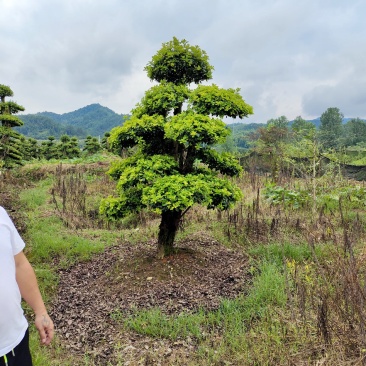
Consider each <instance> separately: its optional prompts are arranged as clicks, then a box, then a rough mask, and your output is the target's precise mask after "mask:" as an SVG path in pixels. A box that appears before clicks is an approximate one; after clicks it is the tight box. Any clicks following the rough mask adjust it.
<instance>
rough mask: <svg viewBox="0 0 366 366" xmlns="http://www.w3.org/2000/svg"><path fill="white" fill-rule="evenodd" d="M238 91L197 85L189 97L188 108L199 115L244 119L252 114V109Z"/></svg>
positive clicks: (215, 86)
mask: <svg viewBox="0 0 366 366" xmlns="http://www.w3.org/2000/svg"><path fill="white" fill-rule="evenodd" d="M239 91H240V89H221V88H219V87H218V86H217V85H215V84H213V85H211V86H208V85H199V86H198V87H197V88H196V89H195V90H193V91H192V93H191V95H190V98H189V102H190V106H191V108H192V109H193V110H194V111H195V112H197V113H200V114H211V115H213V116H217V117H225V116H227V117H232V118H236V117H239V118H244V117H247V116H248V115H249V114H253V107H252V106H250V105H249V104H246V103H245V102H244V100H243V98H242V96H241V95H240V94H239Z"/></svg>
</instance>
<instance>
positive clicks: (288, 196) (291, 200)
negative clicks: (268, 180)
mask: <svg viewBox="0 0 366 366" xmlns="http://www.w3.org/2000/svg"><path fill="white" fill-rule="evenodd" d="M263 194H264V198H265V199H266V200H267V201H268V202H269V203H271V204H272V205H284V206H287V207H291V208H295V209H297V208H300V207H303V206H304V204H306V203H307V202H309V200H310V197H311V196H310V194H309V192H307V191H306V190H302V191H294V190H292V189H287V188H284V187H281V186H276V185H275V184H268V185H267V186H266V188H265V189H264V191H263Z"/></svg>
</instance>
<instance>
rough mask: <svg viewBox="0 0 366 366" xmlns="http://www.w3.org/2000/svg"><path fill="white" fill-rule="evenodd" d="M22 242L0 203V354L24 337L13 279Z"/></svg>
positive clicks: (17, 288) (20, 309)
mask: <svg viewBox="0 0 366 366" xmlns="http://www.w3.org/2000/svg"><path fill="white" fill-rule="evenodd" d="M24 246H25V244H24V241H23V239H22V238H21V237H20V235H19V233H18V231H17V229H16V228H15V226H14V224H13V222H12V221H11V219H10V217H9V215H8V214H7V212H6V211H5V210H4V209H3V208H2V207H1V206H0V357H1V356H3V355H5V354H7V353H8V352H10V351H11V350H12V349H13V348H15V347H16V346H17V345H18V344H19V343H20V342H21V340H22V339H23V337H24V334H25V332H26V330H27V328H28V323H27V320H26V319H25V317H24V314H23V310H22V307H21V295H20V291H19V287H18V284H17V282H16V278H15V261H14V256H15V255H16V254H18V253H20V252H21V251H22V250H23V248H24Z"/></svg>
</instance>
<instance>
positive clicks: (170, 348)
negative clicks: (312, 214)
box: [52, 234, 250, 365]
mask: <svg viewBox="0 0 366 366" xmlns="http://www.w3.org/2000/svg"><path fill="white" fill-rule="evenodd" d="M177 247H178V248H179V250H178V252H177V254H175V255H174V256H170V257H167V258H164V259H163V260H161V259H160V260H159V259H157V258H156V257H155V251H156V243H155V242H149V243H143V244H142V243H141V244H133V245H132V244H131V245H129V244H128V243H121V244H119V245H117V246H114V247H110V248H108V249H106V250H105V251H104V252H103V253H101V254H99V255H96V256H95V257H93V259H92V260H91V261H88V262H84V263H78V264H76V265H75V266H73V267H71V268H69V269H66V270H62V271H61V272H60V273H59V275H60V282H59V289H58V294H57V297H56V299H55V301H54V303H53V309H52V315H53V318H54V320H55V324H56V328H57V333H58V335H59V337H60V338H61V341H62V344H63V345H65V346H66V347H67V348H68V349H69V350H70V352H71V353H72V354H74V355H75V356H76V357H78V355H79V356H82V355H85V354H89V355H91V357H92V359H93V360H94V362H95V364H96V365H107V363H108V362H110V363H111V364H112V365H114V364H117V362H121V360H122V363H120V364H123V365H188V364H190V362H191V361H192V354H193V353H194V350H195V349H196V347H197V342H196V341H195V340H194V339H191V338H188V339H179V340H176V341H172V340H168V339H153V338H150V337H147V336H142V335H138V334H136V333H134V332H132V331H126V330H122V327H121V325H120V324H119V323H118V322H117V321H114V320H113V318H112V317H111V314H112V313H114V312H116V311H118V313H119V314H123V315H124V314H125V315H126V316H128V315H129V314H131V312H132V309H149V308H159V309H160V310H161V311H162V312H163V313H166V314H178V313H180V312H182V311H190V312H194V311H196V310H198V309H199V308H204V309H206V310H215V309H217V308H218V306H219V304H220V301H221V299H222V298H234V297H236V296H237V295H238V294H239V293H241V292H245V289H246V288H247V287H248V282H250V276H249V275H248V273H247V258H246V257H245V256H244V255H243V254H240V253H238V252H237V251H231V250H229V249H227V248H225V247H223V246H221V245H220V244H219V243H218V242H216V241H214V240H212V239H211V238H209V237H208V236H206V235H205V234H197V235H196V236H195V237H194V238H190V239H188V240H184V241H181V242H179V243H177ZM117 360H119V361H117Z"/></svg>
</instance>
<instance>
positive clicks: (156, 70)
mask: <svg viewBox="0 0 366 366" xmlns="http://www.w3.org/2000/svg"><path fill="white" fill-rule="evenodd" d="M145 70H146V71H147V75H148V77H149V78H150V79H151V80H156V81H159V82H161V81H167V82H171V83H174V84H177V85H178V84H190V83H200V82H201V81H204V80H209V79H211V77H212V70H213V67H212V66H211V65H210V64H209V62H208V56H207V54H206V52H205V51H202V50H201V49H200V48H199V47H198V46H191V45H189V43H188V42H187V41H186V40H184V39H183V40H182V41H179V40H178V39H177V38H175V37H174V38H173V40H172V41H170V42H167V43H164V44H163V46H162V48H161V49H160V50H159V51H158V52H157V53H156V55H155V56H153V58H152V60H151V61H150V62H149V63H148V64H147V66H146V67H145Z"/></svg>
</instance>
